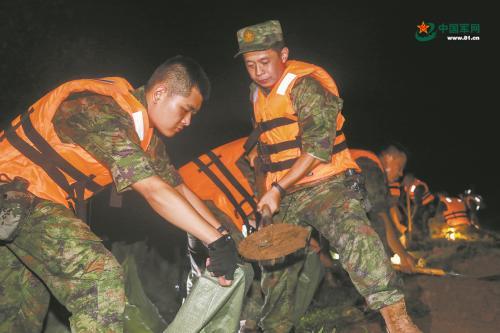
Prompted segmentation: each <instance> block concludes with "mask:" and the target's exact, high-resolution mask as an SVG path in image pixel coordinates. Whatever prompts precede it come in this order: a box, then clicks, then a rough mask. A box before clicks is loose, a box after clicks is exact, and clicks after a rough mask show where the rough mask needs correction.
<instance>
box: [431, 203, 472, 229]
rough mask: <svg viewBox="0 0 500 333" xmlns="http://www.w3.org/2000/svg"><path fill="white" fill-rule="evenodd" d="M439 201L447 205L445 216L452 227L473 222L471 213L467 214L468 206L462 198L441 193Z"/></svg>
mask: <svg viewBox="0 0 500 333" xmlns="http://www.w3.org/2000/svg"><path fill="white" fill-rule="evenodd" d="M439 201H441V202H442V203H443V204H444V206H445V210H444V211H443V216H444V219H445V221H446V224H448V225H449V226H450V227H456V226H459V225H469V224H471V221H470V219H469V215H468V214H467V207H466V205H465V202H464V201H463V200H462V199H460V198H456V197H452V198H450V197H445V196H442V195H440V196H439Z"/></svg>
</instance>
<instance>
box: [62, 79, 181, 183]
mask: <svg viewBox="0 0 500 333" xmlns="http://www.w3.org/2000/svg"><path fill="white" fill-rule="evenodd" d="M133 94H134V96H135V97H136V98H137V99H138V100H139V102H141V104H143V105H144V106H146V98H145V94H144V88H143V87H141V88H138V89H136V90H135V91H134V92H133ZM53 123H54V128H55V130H56V133H57V135H58V136H59V138H60V139H61V140H62V141H63V142H65V143H73V144H77V145H79V146H81V147H82V148H84V149H85V150H86V151H88V152H89V153H90V154H91V155H92V156H93V157H94V158H96V159H97V160H98V161H99V162H101V163H103V165H105V166H106V167H107V168H108V169H109V170H110V171H111V174H112V176H113V181H114V183H115V186H116V189H117V191H118V192H122V191H124V190H126V189H128V188H129V187H130V185H132V184H134V183H135V182H137V181H139V180H142V179H145V178H148V177H151V176H153V175H158V176H160V177H161V178H163V179H164V180H165V181H166V182H167V183H169V184H170V185H171V186H177V185H179V184H181V183H182V179H181V177H180V176H179V174H178V173H177V171H176V170H175V167H174V166H173V165H172V163H171V162H170V159H169V157H168V155H167V153H166V150H165V145H164V144H163V142H162V140H161V139H160V138H159V137H158V135H157V134H156V133H155V134H154V135H153V138H152V139H151V143H150V146H149V147H148V149H147V151H146V152H144V151H143V150H142V148H141V146H140V140H139V137H138V136H137V133H136V132H135V126H134V122H133V120H132V117H130V116H129V115H128V114H127V113H126V112H125V111H123V110H122V109H121V108H120V107H119V106H118V104H117V103H116V102H115V101H114V100H113V99H112V98H111V97H106V96H102V95H96V94H87V95H82V94H75V95H73V96H70V98H69V99H67V100H66V101H65V102H63V103H62V104H61V106H60V107H59V109H58V110H57V112H56V114H55V116H54V119H53Z"/></svg>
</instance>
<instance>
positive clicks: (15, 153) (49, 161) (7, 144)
mask: <svg viewBox="0 0 500 333" xmlns="http://www.w3.org/2000/svg"><path fill="white" fill-rule="evenodd" d="M130 90H132V86H131V85H130V84H129V83H128V82H127V81H126V80H124V79H122V78H118V77H114V78H104V79H83V80H74V81H69V82H66V83H64V84H62V85H60V86H59V87H57V88H56V89H54V90H52V91H51V92H49V93H48V94H46V95H45V96H44V97H42V98H41V99H40V100H38V101H37V102H36V103H34V104H33V105H32V106H31V108H30V109H29V111H28V112H27V113H26V114H24V115H22V116H18V117H17V118H16V119H15V120H14V121H13V122H12V123H11V126H10V128H8V129H7V130H6V131H5V132H2V133H1V134H0V152H1V154H0V173H4V174H6V175H8V176H9V177H11V178H14V177H15V176H18V177H22V178H25V179H26V180H28V182H29V183H30V185H29V187H28V190H29V191H30V192H31V193H33V194H35V195H36V196H38V197H40V198H43V199H47V200H50V201H54V202H57V203H60V204H62V205H65V206H66V207H71V206H73V207H74V206H75V203H76V201H79V202H80V203H81V202H82V201H83V200H84V199H88V198H89V197H91V196H92V195H93V194H94V193H95V192H96V191H98V190H100V189H101V188H102V187H103V186H105V185H108V184H110V183H111V182H112V178H111V174H110V172H109V170H108V169H107V168H106V167H104V166H103V165H102V164H101V163H100V162H98V161H96V160H95V159H94V158H93V157H92V156H91V155H90V154H89V153H88V152H87V151H85V150H84V149H83V148H81V147H80V146H78V145H75V144H67V143H63V142H62V141H61V140H60V139H59V137H58V136H57V133H56V132H55V130H54V127H53V124H52V119H53V117H54V115H55V113H56V111H57V109H58V108H59V106H60V104H61V103H62V102H63V101H65V100H66V99H67V98H68V97H69V96H70V95H71V94H74V93H80V92H84V91H87V92H89V93H95V94H100V95H104V96H109V97H111V98H113V99H114V100H115V102H116V103H117V104H118V105H119V106H120V107H121V108H122V109H123V110H124V112H127V113H128V114H129V115H131V117H133V118H137V116H132V114H133V113H136V114H137V113H139V115H142V123H143V128H142V131H143V133H144V139H143V140H142V141H141V147H142V148H143V149H144V150H145V149H146V148H147V146H148V145H149V142H150V140H151V136H152V133H153V131H152V128H149V119H148V116H147V112H146V110H145V109H144V106H142V104H140V102H139V101H137V99H135V97H134V96H133V95H132V94H131V93H130ZM134 124H137V121H134ZM137 129H138V127H137V125H136V130H137ZM74 208H75V207H74Z"/></svg>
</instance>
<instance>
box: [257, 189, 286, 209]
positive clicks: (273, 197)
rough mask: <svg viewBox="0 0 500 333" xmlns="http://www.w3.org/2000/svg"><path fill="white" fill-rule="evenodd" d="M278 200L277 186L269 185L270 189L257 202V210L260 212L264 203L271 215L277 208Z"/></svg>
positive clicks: (279, 198)
mask: <svg viewBox="0 0 500 333" xmlns="http://www.w3.org/2000/svg"><path fill="white" fill-rule="evenodd" d="M280 202H281V195H280V192H279V191H278V189H277V188H275V187H271V189H270V190H269V191H267V192H266V193H265V194H264V195H263V196H262V198H261V199H260V201H259V203H258V204H257V210H258V211H259V212H260V213H262V208H263V207H264V205H267V206H268V207H269V210H270V211H271V215H272V214H274V213H276V212H277V211H278V210H279V207H280Z"/></svg>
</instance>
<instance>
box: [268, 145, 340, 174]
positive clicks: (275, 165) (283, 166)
mask: <svg viewBox="0 0 500 333" xmlns="http://www.w3.org/2000/svg"><path fill="white" fill-rule="evenodd" d="M287 142H290V141H287ZM345 149H347V142H346V141H342V142H341V143H339V144H336V145H334V146H333V149H332V154H338V153H340V152H341V151H343V150H345ZM268 156H269V155H265V154H264V159H263V161H262V164H261V171H262V172H264V173H265V172H278V171H283V170H287V169H290V168H291V167H292V165H293V164H294V163H295V161H297V160H298V159H299V158H298V157H296V158H291V159H288V160H284V161H279V162H268V161H269V158H268Z"/></svg>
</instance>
